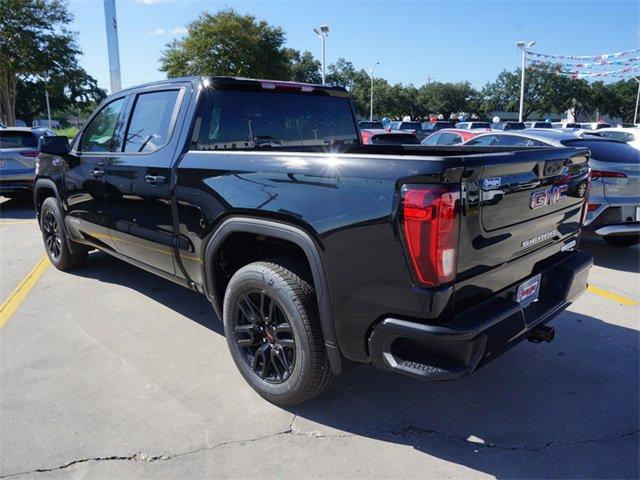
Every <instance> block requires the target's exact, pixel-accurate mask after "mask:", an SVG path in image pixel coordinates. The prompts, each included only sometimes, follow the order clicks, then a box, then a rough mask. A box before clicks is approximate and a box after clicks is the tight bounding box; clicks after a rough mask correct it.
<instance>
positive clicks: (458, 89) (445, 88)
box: [418, 82, 477, 118]
mask: <svg viewBox="0 0 640 480" xmlns="http://www.w3.org/2000/svg"><path fill="white" fill-rule="evenodd" d="M418 95H419V98H420V102H421V103H422V104H423V105H424V106H425V113H428V112H432V113H438V114H440V113H441V114H442V115H443V116H444V118H449V117H450V116H451V114H452V113H459V112H469V111H470V102H471V100H473V99H474V98H475V96H476V95H477V92H476V90H475V89H474V88H473V87H472V86H471V84H470V83H469V82H458V83H449V82H447V83H442V82H432V83H428V84H426V85H424V86H422V87H421V88H420V90H419V92H418ZM474 113H475V112H474Z"/></svg>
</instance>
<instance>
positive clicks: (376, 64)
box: [367, 62, 380, 122]
mask: <svg viewBox="0 0 640 480" xmlns="http://www.w3.org/2000/svg"><path fill="white" fill-rule="evenodd" d="M378 65H380V62H376V63H375V65H374V66H373V67H371V66H369V67H367V68H368V69H369V75H370V76H371V100H370V102H369V121H370V122H372V121H373V71H374V70H375V69H376V67H377V66H378Z"/></svg>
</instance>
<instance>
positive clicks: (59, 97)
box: [16, 67, 106, 125]
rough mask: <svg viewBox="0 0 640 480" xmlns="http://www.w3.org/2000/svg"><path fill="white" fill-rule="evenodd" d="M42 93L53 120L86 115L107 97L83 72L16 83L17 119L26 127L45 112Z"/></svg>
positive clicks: (21, 80) (77, 70) (45, 106)
mask: <svg viewBox="0 0 640 480" xmlns="http://www.w3.org/2000/svg"><path fill="white" fill-rule="evenodd" d="M45 90H47V91H48V92H49V104H50V107H51V111H52V112H54V113H55V116H62V117H66V116H67V115H77V116H84V115H88V114H89V113H90V112H91V111H92V110H93V109H94V108H95V106H96V104H97V103H99V102H100V101H101V100H102V99H103V98H104V97H105V96H106V95H105V92H104V90H102V89H101V88H99V87H98V85H97V82H96V80H95V79H94V78H92V77H91V76H90V75H89V74H87V72H86V71H85V70H84V69H82V68H79V67H78V68H74V69H70V70H68V71H66V72H64V74H62V75H58V76H53V77H50V78H49V79H48V80H47V81H46V82H45V81H44V80H42V79H36V78H32V79H19V80H18V83H17V86H16V98H17V99H18V101H17V103H16V118H20V119H22V120H24V121H25V122H26V123H27V125H30V124H31V122H32V121H33V120H34V119H35V118H37V117H44V116H45V115H46V112H47V104H46V100H45Z"/></svg>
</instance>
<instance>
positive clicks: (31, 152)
mask: <svg viewBox="0 0 640 480" xmlns="http://www.w3.org/2000/svg"><path fill="white" fill-rule="evenodd" d="M20 155H22V156H23V157H29V158H35V157H37V156H38V152H36V151H34V150H25V151H24V152H20Z"/></svg>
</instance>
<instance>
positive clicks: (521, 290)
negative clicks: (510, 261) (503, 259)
mask: <svg viewBox="0 0 640 480" xmlns="http://www.w3.org/2000/svg"><path fill="white" fill-rule="evenodd" d="M541 281H542V275H541V274H538V275H536V276H535V277H532V278H530V279H529V280H527V281H526V282H524V283H521V284H520V285H519V286H518V290H517V291H516V302H518V303H519V304H520V305H522V306H523V307H526V306H527V305H529V304H531V303H533V302H535V301H536V300H538V296H539V295H540V283H541Z"/></svg>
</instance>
